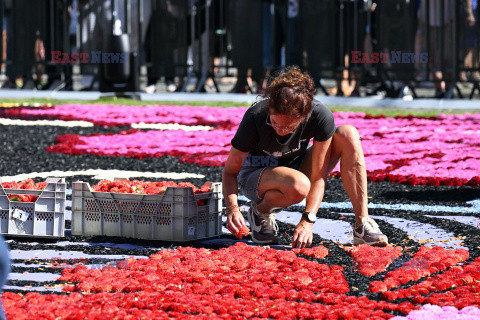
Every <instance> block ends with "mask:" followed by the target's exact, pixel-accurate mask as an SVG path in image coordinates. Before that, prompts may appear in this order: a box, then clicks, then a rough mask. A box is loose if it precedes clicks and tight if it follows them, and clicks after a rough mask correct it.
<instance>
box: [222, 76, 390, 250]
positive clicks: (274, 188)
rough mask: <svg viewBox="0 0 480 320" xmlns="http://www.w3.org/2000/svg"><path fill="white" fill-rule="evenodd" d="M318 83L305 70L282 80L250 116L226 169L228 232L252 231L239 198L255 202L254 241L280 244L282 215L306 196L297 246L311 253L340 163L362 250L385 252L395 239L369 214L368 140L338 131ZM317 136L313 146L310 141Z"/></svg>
mask: <svg viewBox="0 0 480 320" xmlns="http://www.w3.org/2000/svg"><path fill="white" fill-rule="evenodd" d="M314 93H315V86H314V83H313V80H312V78H311V77H310V76H309V75H308V74H306V73H303V72H301V71H300V70H299V69H298V68H297V67H293V68H290V69H288V70H287V71H286V72H285V73H283V74H281V75H279V76H278V77H276V78H275V79H274V80H273V81H272V83H271V85H270V86H269V87H268V88H267V89H265V92H264V96H263V99H260V100H259V101H257V102H255V103H254V104H253V105H252V106H251V107H250V108H249V109H248V110H247V111H246V113H245V115H244V116H243V119H242V122H241V123H240V126H239V127H238V130H237V132H236V134H235V136H234V138H233V139H232V149H231V150H230V154H229V156H228V159H227V162H226V165H225V168H224V170H223V194H224V197H225V202H226V206H227V228H228V229H229V230H230V231H231V232H233V233H236V232H237V231H238V229H239V228H240V227H242V226H244V225H245V220H244V218H243V215H242V213H241V212H240V211H239V207H238V202H237V201H238V192H239V191H240V193H241V194H244V195H245V196H246V197H247V198H249V199H250V200H251V207H250V209H249V211H248V214H247V218H248V220H249V223H250V227H251V236H252V239H253V241H254V242H256V243H260V244H275V243H278V238H277V231H278V227H277V223H276V221H275V212H276V211H277V210H279V209H281V208H284V207H288V206H290V205H293V204H296V203H298V202H301V201H302V200H303V199H305V198H306V207H305V212H304V213H303V215H302V218H301V220H300V222H299V223H298V225H297V226H296V228H295V231H294V233H293V242H292V246H293V247H295V248H304V247H308V246H310V245H311V243H312V238H313V234H312V228H313V224H314V222H315V219H316V213H317V211H318V208H319V207H320V203H321V202H322V199H323V194H324V191H325V181H326V179H327V177H328V175H329V173H330V172H331V171H332V170H333V169H334V168H335V166H336V164H337V163H338V161H340V172H341V177H342V181H343V185H344V188H345V190H346V191H347V194H348V196H349V197H350V200H351V202H352V204H353V210H354V212H355V220H356V223H355V224H354V225H353V236H354V244H355V245H358V244H362V243H366V244H369V245H378V246H384V245H387V243H388V239H387V237H386V236H385V235H384V234H382V232H381V231H380V229H379V228H378V225H377V224H376V223H375V221H374V220H373V219H371V218H370V217H369V216H368V209H367V173H366V168H365V160H364V156H363V150H362V146H361V144H360V136H359V134H358V131H357V129H355V127H353V126H350V125H343V126H340V127H338V128H337V127H336V126H335V122H334V119H333V114H332V112H331V111H330V110H328V109H327V108H326V107H325V106H324V105H322V104H321V103H320V102H319V101H317V100H314V99H313V95H314ZM311 138H313V146H311V147H309V146H308V144H309V141H310V139H311Z"/></svg>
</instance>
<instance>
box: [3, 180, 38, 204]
mask: <svg viewBox="0 0 480 320" xmlns="http://www.w3.org/2000/svg"><path fill="white" fill-rule="evenodd" d="M46 186H47V183H46V182H37V183H35V182H34V181H33V180H32V179H26V180H23V181H22V182H15V181H12V182H2V187H3V188H4V189H23V190H43V189H45V187H46ZM8 199H9V200H10V201H18V202H35V201H37V199H38V196H36V195H30V194H9V195H8Z"/></svg>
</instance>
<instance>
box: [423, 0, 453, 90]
mask: <svg viewBox="0 0 480 320" xmlns="http://www.w3.org/2000/svg"><path fill="white" fill-rule="evenodd" d="M427 8H428V11H427ZM454 15H455V1H454V0H430V1H428V5H427V1H426V0H422V1H421V2H420V9H419V11H418V21H419V24H420V28H421V34H422V35H423V36H422V39H423V40H424V41H426V44H425V42H424V46H425V47H426V48H427V50H428V60H429V64H430V67H431V68H432V71H433V80H434V84H435V98H444V97H445V94H446V91H447V89H448V88H447V83H446V81H448V82H451V81H452V78H453V76H452V73H451V72H448V73H445V74H444V72H443V70H445V69H447V68H451V67H453V63H454V61H453V56H454V46H453V43H454V42H453V39H455V37H454V33H453V32H454V23H453V22H454ZM427 29H428V31H427ZM427 36H428V39H425V37H427ZM442 69H443V70H442ZM448 85H450V83H449V84H448Z"/></svg>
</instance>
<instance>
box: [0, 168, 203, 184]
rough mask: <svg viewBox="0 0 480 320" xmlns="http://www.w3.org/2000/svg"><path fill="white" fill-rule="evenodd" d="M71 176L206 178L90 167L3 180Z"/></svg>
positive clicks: (103, 177)
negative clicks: (81, 169)
mask: <svg viewBox="0 0 480 320" xmlns="http://www.w3.org/2000/svg"><path fill="white" fill-rule="evenodd" d="M71 176H93V178H94V179H99V180H102V179H110V180H112V179H114V178H125V179H129V178H130V177H144V178H159V179H171V180H181V179H188V178H199V179H203V178H205V176H204V175H202V174H196V173H188V172H181V173H175V172H140V171H124V170H102V169H88V170H84V171H60V170H55V171H48V172H31V173H24V174H19V175H16V176H7V177H2V181H4V182H5V181H21V180H25V179H28V178H32V179H33V178H49V177H71Z"/></svg>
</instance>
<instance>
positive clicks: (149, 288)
mask: <svg viewBox="0 0 480 320" xmlns="http://www.w3.org/2000/svg"><path fill="white" fill-rule="evenodd" d="M312 249H314V250H317V249H315V248H312ZM319 249H320V250H321V251H322V252H325V250H323V249H321V248H319ZM59 280H60V281H69V282H75V283H76V284H75V285H70V286H66V287H65V288H64V291H67V292H69V291H70V292H72V293H71V294H69V295H41V294H38V293H28V294H26V295H25V296H21V295H19V294H13V293H5V294H4V295H3V303H4V307H5V310H6V314H7V317H8V318H15V319H32V318H35V319H38V318H47V319H99V318H103V319H114V318H117V319H141V318H144V319H154V318H155V319H156V318H168V317H170V318H189V317H194V318H195V319H206V318H208V319H244V318H256V317H261V318H275V319H279V318H281V319H389V318H391V317H393V316H392V315H391V314H389V313H386V312H389V311H398V312H402V313H404V314H407V313H408V312H410V311H411V310H413V309H415V308H416V307H415V306H414V305H413V304H412V303H410V302H403V303H401V304H393V303H389V302H386V301H373V300H370V299H368V298H366V297H356V296H347V295H345V293H348V292H349V288H348V284H347V282H346V281H345V277H344V275H343V269H342V267H340V266H338V265H332V266H328V265H325V264H319V263H317V262H315V261H308V260H306V259H303V258H299V257H297V256H296V255H295V254H294V253H293V252H291V251H279V250H275V249H272V248H266V247H250V246H247V245H246V244H245V243H237V244H236V245H234V246H232V247H230V248H225V249H221V250H207V249H194V248H179V249H178V250H175V251H171V250H164V251H160V252H159V253H157V254H154V255H152V256H150V259H142V260H135V259H133V258H132V259H128V260H126V261H123V262H121V263H119V264H118V266H117V268H105V269H101V270H99V269H87V268H86V267H84V266H79V267H76V268H75V269H70V268H69V269H64V271H63V274H62V277H61V278H60V279H59ZM75 291H82V292H83V295H82V294H80V293H77V292H75ZM115 291H117V292H115ZM93 292H96V293H93Z"/></svg>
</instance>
